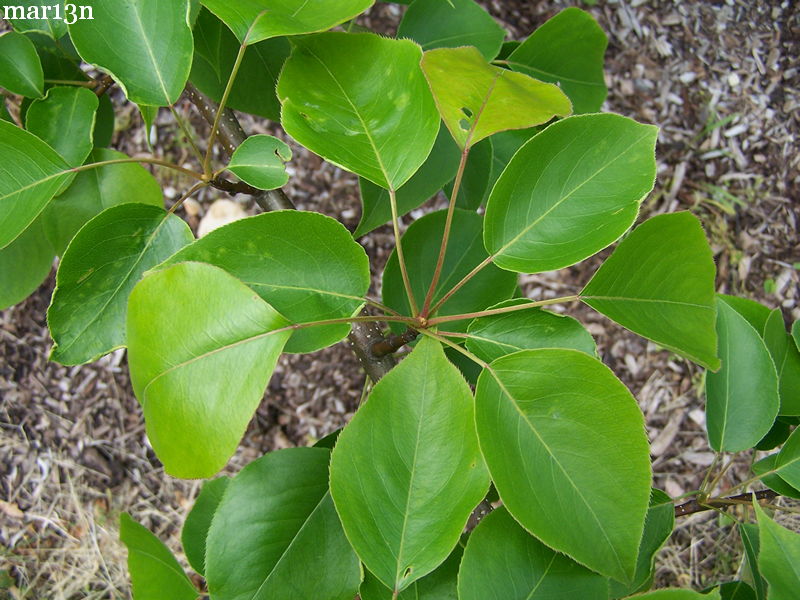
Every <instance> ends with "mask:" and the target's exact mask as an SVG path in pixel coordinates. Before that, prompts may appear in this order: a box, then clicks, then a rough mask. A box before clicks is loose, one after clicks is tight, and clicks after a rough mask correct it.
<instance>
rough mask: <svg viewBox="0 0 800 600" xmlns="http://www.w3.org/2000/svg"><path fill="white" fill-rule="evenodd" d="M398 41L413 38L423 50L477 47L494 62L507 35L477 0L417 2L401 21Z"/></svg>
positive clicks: (430, 0) (486, 57)
mask: <svg viewBox="0 0 800 600" xmlns="http://www.w3.org/2000/svg"><path fill="white" fill-rule="evenodd" d="M397 37H407V38H411V39H412V40H414V41H415V42H417V43H418V44H419V45H421V46H422V49H423V50H431V49H433V48H458V47H459V46H475V47H476V48H477V49H478V50H479V51H480V53H481V54H482V55H483V57H484V58H485V59H486V60H492V59H493V58H494V57H495V56H497V53H498V52H499V51H500V46H501V45H502V43H503V38H505V37H506V32H505V30H504V29H503V28H502V27H500V25H499V24H498V23H497V21H495V20H494V19H493V18H492V16H491V15H490V14H489V13H487V12H486V11H485V10H484V9H483V7H481V6H480V5H478V4H477V3H476V2H475V1H474V0H415V1H414V2H412V3H411V6H409V7H408V10H407V11H406V14H405V15H403V20H402V21H400V26H399V27H398V29H397Z"/></svg>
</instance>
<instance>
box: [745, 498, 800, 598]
mask: <svg viewBox="0 0 800 600" xmlns="http://www.w3.org/2000/svg"><path fill="white" fill-rule="evenodd" d="M753 506H754V507H755V511H756V515H757V516H758V533H759V539H760V544H761V549H760V551H759V553H758V567H759V569H760V570H761V575H762V576H763V577H764V579H766V580H767V583H768V584H769V591H768V593H767V598H768V600H789V599H790V598H794V597H796V596H797V590H800V533H797V532H795V531H790V530H788V529H786V528H785V527H781V526H780V525H778V524H777V523H776V522H775V521H773V520H772V519H770V518H769V517H768V516H767V515H766V513H764V510H763V509H762V508H761V506H759V504H758V503H757V502H754V503H753Z"/></svg>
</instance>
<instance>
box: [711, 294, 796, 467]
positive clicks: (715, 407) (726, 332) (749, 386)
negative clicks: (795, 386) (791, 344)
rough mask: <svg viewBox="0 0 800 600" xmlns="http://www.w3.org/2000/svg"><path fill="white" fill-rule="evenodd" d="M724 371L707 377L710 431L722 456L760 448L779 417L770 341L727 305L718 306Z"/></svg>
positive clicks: (778, 401)
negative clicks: (769, 347)
mask: <svg viewBox="0 0 800 600" xmlns="http://www.w3.org/2000/svg"><path fill="white" fill-rule="evenodd" d="M717 335H718V336H719V354H720V358H721V359H722V368H721V369H720V370H719V371H717V372H716V373H706V428H707V429H708V441H709V443H710V444H711V447H712V448H713V449H714V450H716V451H717V452H738V451H740V450H746V449H747V448H751V447H753V446H754V445H756V444H757V443H758V442H759V440H761V438H763V437H764V436H765V435H766V434H767V432H768V431H769V430H770V429H771V428H772V424H773V423H774V422H775V417H777V416H778V408H779V407H780V399H779V396H778V376H777V374H776V372H775V365H774V364H773V362H772V359H771V358H770V356H769V351H768V350H767V347H766V346H765V345H764V341H763V340H762V339H761V337H760V336H759V335H758V332H757V331H756V330H755V329H753V328H752V326H751V325H750V324H749V323H748V322H747V321H746V320H745V318H744V317H742V316H741V315H740V314H739V313H737V312H736V311H735V310H734V309H732V308H731V307H730V306H729V305H728V304H727V303H725V302H721V301H719V302H717Z"/></svg>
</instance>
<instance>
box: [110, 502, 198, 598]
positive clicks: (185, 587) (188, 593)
mask: <svg viewBox="0 0 800 600" xmlns="http://www.w3.org/2000/svg"><path fill="white" fill-rule="evenodd" d="M119 537H120V539H121V540H122V542H123V543H124V544H125V545H126V546H127V548H128V571H129V572H130V574H131V583H132V585H133V597H134V600H164V598H169V599H170V600H196V599H197V598H198V597H199V596H200V593H199V592H198V591H197V590H196V589H195V587H194V586H193V585H192V582H191V581H189V578H188V577H187V576H186V573H184V571H183V569H182V568H181V566H180V564H178V561H177V560H176V559H175V557H174V556H173V555H172V552H170V551H169V548H167V547H166V546H165V545H164V544H163V543H162V542H161V540H159V539H158V538H157V537H156V536H154V535H153V534H152V533H151V532H150V530H148V529H147V528H146V527H143V526H142V525H140V524H139V523H137V522H136V521H134V520H133V519H132V518H131V516H130V515H129V514H128V513H122V515H121V516H120V519H119Z"/></svg>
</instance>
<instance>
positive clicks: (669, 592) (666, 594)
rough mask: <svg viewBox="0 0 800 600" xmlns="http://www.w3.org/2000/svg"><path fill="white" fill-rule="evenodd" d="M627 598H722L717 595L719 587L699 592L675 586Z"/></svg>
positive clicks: (719, 599) (668, 599)
mask: <svg viewBox="0 0 800 600" xmlns="http://www.w3.org/2000/svg"><path fill="white" fill-rule="evenodd" d="M629 598H630V600H722V599H721V598H720V595H719V589H713V590H711V591H710V592H708V593H707V594H701V593H700V592H695V591H693V590H681V589H677V588H666V589H663V590H656V591H655V592H647V593H645V594H637V595H635V596H629Z"/></svg>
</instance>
